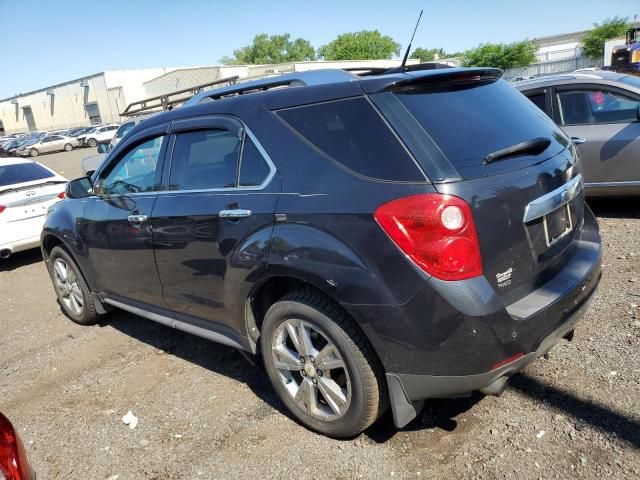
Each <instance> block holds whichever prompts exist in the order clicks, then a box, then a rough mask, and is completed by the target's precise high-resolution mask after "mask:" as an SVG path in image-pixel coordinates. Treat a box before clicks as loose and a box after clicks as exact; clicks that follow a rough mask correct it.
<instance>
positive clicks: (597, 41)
mask: <svg viewBox="0 0 640 480" xmlns="http://www.w3.org/2000/svg"><path fill="white" fill-rule="evenodd" d="M626 30H627V19H626V18H621V17H613V18H608V19H606V20H605V21H604V22H602V23H601V24H597V23H594V24H593V30H590V31H589V32H588V33H587V34H586V35H585V36H584V37H582V51H583V52H584V54H585V55H586V56H587V57H590V58H598V57H602V56H603V55H604V42H605V41H607V40H609V39H611V38H616V37H624V34H625V32H626Z"/></svg>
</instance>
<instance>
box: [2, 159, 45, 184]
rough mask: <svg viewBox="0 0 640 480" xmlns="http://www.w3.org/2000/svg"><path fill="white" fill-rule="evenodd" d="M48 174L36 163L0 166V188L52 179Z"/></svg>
mask: <svg viewBox="0 0 640 480" xmlns="http://www.w3.org/2000/svg"><path fill="white" fill-rule="evenodd" d="M53 176H54V174H53V172H50V171H49V170H47V169H46V168H44V167H43V166H42V165H38V164H37V163H32V162H29V163H15V164H13V165H1V166H0V187H6V186H7V185H16V184H18V183H24V182H33V181H35V180H42V179H44V178H51V177H53Z"/></svg>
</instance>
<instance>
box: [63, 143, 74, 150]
mask: <svg viewBox="0 0 640 480" xmlns="http://www.w3.org/2000/svg"><path fill="white" fill-rule="evenodd" d="M71 150H73V145H71V144H70V143H65V144H64V151H65V152H70V151H71Z"/></svg>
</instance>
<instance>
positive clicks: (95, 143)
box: [87, 138, 98, 147]
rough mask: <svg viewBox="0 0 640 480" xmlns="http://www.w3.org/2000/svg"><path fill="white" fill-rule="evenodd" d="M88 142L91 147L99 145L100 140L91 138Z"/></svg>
mask: <svg viewBox="0 0 640 480" xmlns="http://www.w3.org/2000/svg"><path fill="white" fill-rule="evenodd" d="M87 144H88V145H89V146H90V147H95V146H96V145H98V141H97V140H96V139H95V138H90V139H89V140H87Z"/></svg>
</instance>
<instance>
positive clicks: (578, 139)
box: [571, 137, 587, 145]
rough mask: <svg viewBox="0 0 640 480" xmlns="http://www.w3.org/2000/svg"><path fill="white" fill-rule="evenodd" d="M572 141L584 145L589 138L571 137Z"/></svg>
mask: <svg viewBox="0 0 640 480" xmlns="http://www.w3.org/2000/svg"><path fill="white" fill-rule="evenodd" d="M571 141H572V142H573V144H574V145H582V144H583V143H585V142H586V141H587V139H586V138H580V137H571Z"/></svg>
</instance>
